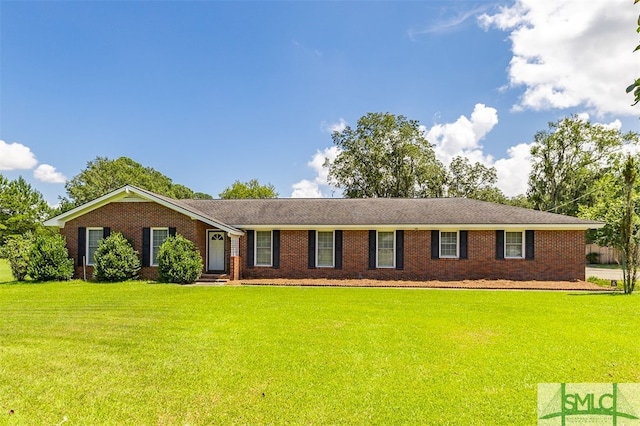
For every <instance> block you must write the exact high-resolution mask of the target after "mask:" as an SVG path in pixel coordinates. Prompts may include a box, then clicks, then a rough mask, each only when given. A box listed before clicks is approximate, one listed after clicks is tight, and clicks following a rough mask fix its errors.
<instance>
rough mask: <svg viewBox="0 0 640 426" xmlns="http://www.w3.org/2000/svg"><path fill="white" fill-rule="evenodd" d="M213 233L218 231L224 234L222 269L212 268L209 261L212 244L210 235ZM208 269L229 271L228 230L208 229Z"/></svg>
mask: <svg viewBox="0 0 640 426" xmlns="http://www.w3.org/2000/svg"><path fill="white" fill-rule="evenodd" d="M212 233H216V234H222V241H223V244H222V259H223V267H222V269H211V267H210V264H209V261H210V258H209V253H210V250H211V247H210V246H211V244H210V241H211V240H210V236H211V234H212ZM206 270H207V272H218V273H220V272H226V271H227V239H226V232H224V231H221V230H219V229H207V258H206Z"/></svg>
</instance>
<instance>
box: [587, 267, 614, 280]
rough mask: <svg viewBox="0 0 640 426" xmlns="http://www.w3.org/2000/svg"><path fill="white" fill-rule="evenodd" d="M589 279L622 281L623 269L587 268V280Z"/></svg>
mask: <svg viewBox="0 0 640 426" xmlns="http://www.w3.org/2000/svg"><path fill="white" fill-rule="evenodd" d="M589 277H597V278H602V279H605V280H622V269H606V268H594V267H591V266H587V267H586V268H585V278H589Z"/></svg>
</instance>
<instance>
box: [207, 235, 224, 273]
mask: <svg viewBox="0 0 640 426" xmlns="http://www.w3.org/2000/svg"><path fill="white" fill-rule="evenodd" d="M207 241H208V242H209V258H208V259H207V270H208V271H224V232H221V231H207Z"/></svg>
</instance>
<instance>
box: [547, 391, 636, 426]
mask: <svg viewBox="0 0 640 426" xmlns="http://www.w3.org/2000/svg"><path fill="white" fill-rule="evenodd" d="M538 425H540V426H565V425H613V426H623V425H624V426H627V425H638V426H640V383H539V384H538Z"/></svg>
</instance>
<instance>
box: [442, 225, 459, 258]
mask: <svg viewBox="0 0 640 426" xmlns="http://www.w3.org/2000/svg"><path fill="white" fill-rule="evenodd" d="M440 257H458V232H457V231H452V232H449V231H448V232H442V231H441V232H440Z"/></svg>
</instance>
